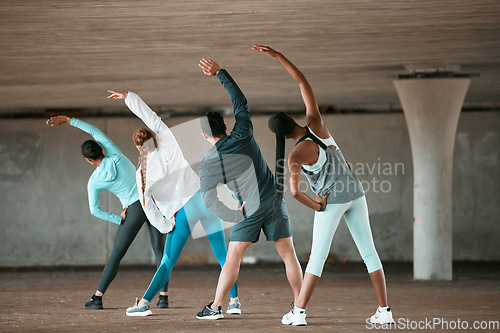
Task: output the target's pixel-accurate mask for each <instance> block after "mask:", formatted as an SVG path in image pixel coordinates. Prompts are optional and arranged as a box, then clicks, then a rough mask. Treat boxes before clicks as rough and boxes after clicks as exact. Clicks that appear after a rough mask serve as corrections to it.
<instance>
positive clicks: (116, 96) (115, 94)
mask: <svg viewBox="0 0 500 333" xmlns="http://www.w3.org/2000/svg"><path fill="white" fill-rule="evenodd" d="M108 92H110V93H111V95H109V96H108V99H125V98H127V95H128V92H119V91H113V90H108Z"/></svg>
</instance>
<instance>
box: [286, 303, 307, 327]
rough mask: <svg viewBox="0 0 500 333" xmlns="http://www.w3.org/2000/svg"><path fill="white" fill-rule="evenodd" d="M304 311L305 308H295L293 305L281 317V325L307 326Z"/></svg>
mask: <svg viewBox="0 0 500 333" xmlns="http://www.w3.org/2000/svg"><path fill="white" fill-rule="evenodd" d="M306 313H307V311H306V310H297V308H296V307H295V306H292V309H291V310H290V312H288V313H287V314H286V315H284V316H283V318H282V319H281V323H282V324H283V325H293V326H307V322H306Z"/></svg>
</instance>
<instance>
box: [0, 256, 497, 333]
mask: <svg viewBox="0 0 500 333" xmlns="http://www.w3.org/2000/svg"><path fill="white" fill-rule="evenodd" d="M385 270H386V274H387V284H388V290H389V302H390V306H391V308H392V309H393V312H394V316H395V319H396V321H397V323H398V327H397V331H411V326H409V325H425V321H426V319H427V320H428V321H429V320H430V321H432V320H438V319H439V320H445V321H448V325H450V326H449V327H451V325H453V323H452V322H456V321H457V320H458V319H459V320H460V325H465V324H464V322H467V324H468V325H473V323H474V321H486V324H488V322H489V321H495V322H496V325H498V322H499V321H500V312H499V310H498V309H499V305H500V279H499V277H500V270H499V265H498V263H494V264H473V265H471V264H467V265H465V264H457V265H455V270H454V281H452V282H420V281H413V280H412V279H411V265H408V264H405V265H400V264H386V265H385ZM153 271H154V269H153V268H150V267H146V268H144V267H143V268H140V269H137V268H136V269H130V268H122V270H121V271H120V272H119V274H118V276H117V278H116V279H115V281H114V282H113V284H111V286H110V288H109V289H108V291H107V293H106V296H105V297H104V306H105V309H104V310H98V311H96V310H83V303H84V302H86V301H87V300H88V298H90V296H91V295H92V293H93V291H94V290H95V289H94V288H96V285H97V283H98V280H99V277H100V273H101V271H100V269H81V268H80V269H62V270H55V269H49V270H47V269H45V270H39V271H33V270H31V271H12V270H10V271H7V270H4V271H3V272H1V273H0V302H1V304H2V305H3V306H2V308H1V310H0V331H1V332H27V331H29V332H33V331H37V332H46V331H50V332H74V331H94V332H129V331H134V332H160V331H162V332H164V331H174V332H194V331H196V332H197V331H203V332H208V331H211V332H213V331H216V332H222V331H223V332H226V331H227V332H230V331H231V332H282V331H299V330H300V331H305V330H308V331H312V330H314V331H315V332H332V331H335V332H361V331H367V330H369V327H367V324H366V322H365V320H366V318H367V317H369V316H370V315H371V314H372V312H373V311H375V309H376V306H377V304H376V299H375V295H374V292H373V289H372V287H371V283H370V281H369V278H368V275H367V274H366V273H364V267H363V265H360V264H348V265H341V264H335V265H329V266H327V267H326V269H325V273H324V275H323V278H322V280H321V281H320V283H319V286H318V288H317V289H316V291H315V294H314V295H313V298H312V301H311V302H310V304H309V314H308V316H307V321H308V324H309V325H308V326H307V327H302V328H299V327H288V326H283V325H282V324H281V323H280V318H281V316H282V315H283V314H284V313H286V312H287V311H288V310H289V303H290V302H291V301H292V294H291V289H290V288H289V286H288V283H287V281H286V277H285V274H284V269H283V268H282V267H281V266H280V265H272V266H253V267H252V266H244V267H243V268H242V270H241V274H240V279H239V293H240V298H241V301H242V305H243V315H241V316H235V315H233V316H229V315H227V316H226V318H225V319H224V320H218V321H200V320H197V319H196V318H194V315H195V314H196V312H197V311H199V310H201V308H202V307H203V305H204V304H206V303H208V302H209V301H210V300H211V298H212V296H213V293H214V290H215V286H216V283H217V278H218V273H219V270H218V269H217V268H216V267H215V266H207V267H201V268H200V267H198V268H193V267H178V268H176V270H175V272H174V274H173V275H172V279H171V285H170V302H171V308H170V309H160V310H158V309H156V308H154V307H153V308H152V310H153V313H154V315H153V316H150V317H145V318H136V317H135V318H134V317H127V316H126V315H125V309H126V307H128V306H131V305H132V303H133V302H134V299H135V297H137V296H140V295H142V293H143V292H144V290H145V288H146V287H147V285H148V283H149V281H150V278H151V277H152V274H153ZM153 302H154V303H156V299H155V300H154V301H153ZM225 306H227V303H226V304H224V307H225ZM483 325H484V323H483ZM490 325H491V323H490ZM441 327H442V326H441V325H437V326H435V327H434V329H429V326H428V327H427V329H424V330H422V331H437V332H441V331H442V332H446V331H449V329H448V330H446V329H441ZM460 327H464V326H460ZM408 328H409V329H408ZM371 330H373V331H374V330H375V329H373V328H372V329H371ZM379 331H385V330H384V329H379ZM391 331H395V329H394V328H393V329H391ZM419 331H420V330H419ZM453 331H454V332H459V331H462V332H470V331H479V332H483V331H488V330H472V329H471V326H469V329H465V330H453ZM489 331H495V330H489ZM496 331H498V329H497V330H496Z"/></svg>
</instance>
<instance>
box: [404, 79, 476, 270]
mask: <svg viewBox="0 0 500 333" xmlns="http://www.w3.org/2000/svg"><path fill="white" fill-rule="evenodd" d="M469 84H470V79H464V78H460V79H458V78H455V79H442V78H438V79H413V80H396V81H394V86H395V87H396V91H397V92H398V95H399V99H400V100H401V105H403V110H404V114H405V119H406V124H407V125H408V130H409V135H410V142H411V150H412V156H413V168H414V170H413V185H414V192H413V212H414V217H415V223H414V224H413V267H414V277H415V278H416V279H424V280H450V279H451V278H452V261H453V253H452V250H453V249H452V205H453V191H452V177H453V148H454V146H455V135H456V131H457V125H458V120H459V117H460V110H461V109H462V104H463V101H464V98H465V94H466V93H467V88H468V87H469Z"/></svg>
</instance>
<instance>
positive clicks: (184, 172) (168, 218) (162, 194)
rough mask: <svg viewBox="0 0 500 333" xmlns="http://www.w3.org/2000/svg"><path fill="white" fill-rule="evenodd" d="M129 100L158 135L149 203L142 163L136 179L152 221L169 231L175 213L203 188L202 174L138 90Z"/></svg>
mask: <svg viewBox="0 0 500 333" xmlns="http://www.w3.org/2000/svg"><path fill="white" fill-rule="evenodd" d="M125 104H126V105H127V106H128V108H129V109H130V110H131V111H132V112H133V113H134V114H135V115H136V116H137V117H139V118H140V119H141V120H142V121H143V122H144V124H146V126H147V127H149V129H150V130H151V131H153V132H154V133H155V134H156V137H157V139H158V148H156V149H155V150H154V151H153V152H151V153H150V154H149V155H148V157H147V167H146V186H145V189H144V199H145V203H144V202H143V200H142V180H141V167H140V166H139V168H138V169H137V172H136V182H137V189H138V190H139V198H140V199H139V200H140V202H141V205H142V207H143V209H144V212H145V213H146V216H147V217H148V220H149V222H150V223H151V224H152V225H153V226H154V227H155V228H156V229H158V230H159V231H160V232H162V233H168V232H170V231H171V230H172V229H173V228H174V225H175V218H174V215H175V214H176V213H177V212H178V211H179V210H180V209H181V208H182V207H183V206H184V205H185V204H186V203H187V202H188V201H189V199H190V198H191V197H192V196H193V195H194V194H195V193H196V192H197V191H198V190H199V189H200V178H199V177H198V175H197V174H196V172H195V171H194V170H193V169H192V168H191V166H190V165H189V163H188V162H187V161H186V159H185V158H184V155H183V154H182V151H181V148H180V146H179V144H178V143H177V140H176V139H175V137H174V135H173V133H172V131H170V129H169V128H168V126H167V125H166V124H165V123H164V122H163V121H162V120H161V118H160V117H159V116H158V115H157V114H156V113H155V112H154V111H153V110H151V109H150V108H149V107H148V106H147V104H146V103H144V101H143V100H142V99H141V98H140V97H139V96H138V95H137V94H135V93H133V92H130V91H129V92H128V94H127V98H126V99H125Z"/></svg>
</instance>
